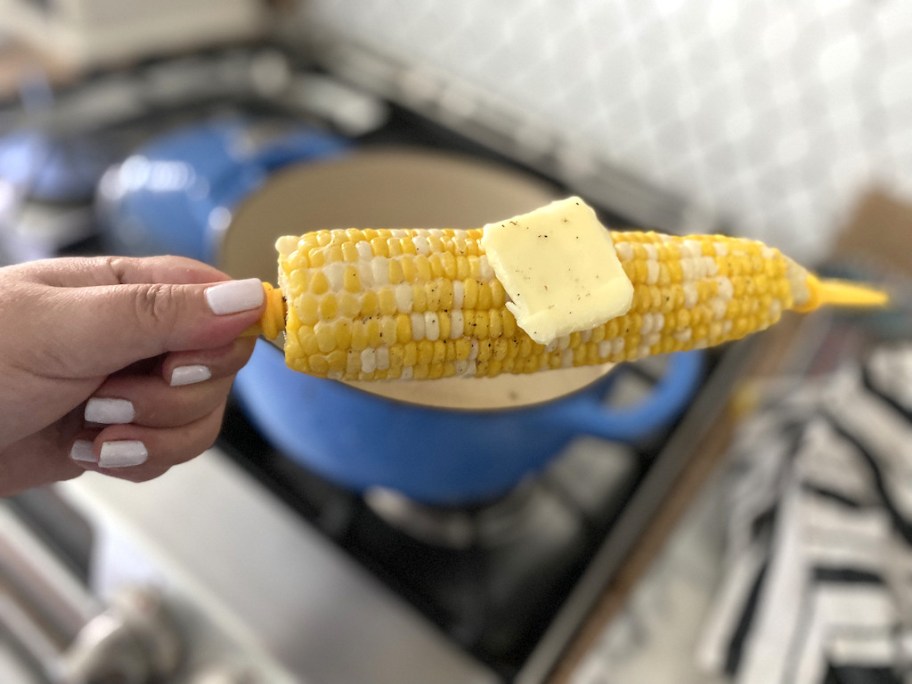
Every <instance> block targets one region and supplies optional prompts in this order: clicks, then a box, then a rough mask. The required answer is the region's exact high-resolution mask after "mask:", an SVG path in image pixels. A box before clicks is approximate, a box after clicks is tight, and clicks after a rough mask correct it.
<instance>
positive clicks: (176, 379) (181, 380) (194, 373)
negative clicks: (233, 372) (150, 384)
mask: <svg viewBox="0 0 912 684" xmlns="http://www.w3.org/2000/svg"><path fill="white" fill-rule="evenodd" d="M211 377H212V371H211V370H209V369H208V368H207V367H206V366H202V365H194V366H178V367H177V368H175V369H174V370H173V371H171V387H180V386H181V385H192V384H193V383H195V382H205V381H206V380H208V379H209V378H211Z"/></svg>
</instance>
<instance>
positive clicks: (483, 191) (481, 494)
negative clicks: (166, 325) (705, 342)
mask: <svg viewBox="0 0 912 684" xmlns="http://www.w3.org/2000/svg"><path fill="white" fill-rule="evenodd" d="M554 196H555V193H554V191H553V189H551V188H550V187H549V186H546V185H543V184H541V183H539V182H537V181H532V180H530V179H529V178H528V177H527V176H526V175H521V174H518V173H516V172H514V171H508V170H505V169H504V168H502V167H500V166H492V165H491V164H489V163H483V162H480V161H477V160H474V159H465V158H462V157H454V156H452V155H443V154H440V153H433V152H428V151H420V150H408V149H375V150H369V151H360V152H357V153H352V154H350V155H348V156H346V157H345V158H343V159H338V160H324V161H321V162H319V163H314V164H308V165H306V166H298V167H291V168H287V169H285V170H283V171H281V172H279V173H276V174H275V175H274V176H273V177H272V178H270V179H269V181H268V182H266V183H265V184H264V185H263V186H262V187H261V188H260V189H259V190H258V191H256V192H254V193H252V195H251V196H250V197H249V198H247V199H246V200H245V201H243V202H241V203H240V204H239V205H238V207H237V209H236V211H235V214H234V216H233V219H232V223H231V225H230V226H229V228H228V230H227V231H226V232H225V235H224V240H223V243H222V247H221V252H220V255H219V259H218V264H219V266H220V267H221V268H222V269H223V270H224V271H226V272H227V273H229V274H231V275H232V276H234V277H237V278H246V277H257V278H260V279H263V280H268V281H274V280H275V277H276V256H275V250H274V247H273V244H274V242H275V239H276V238H277V237H279V236H280V235H285V234H300V233H303V232H306V231H307V230H312V229H316V228H344V227H351V226H360V227H371V226H373V227H379V226H386V227H396V226H398V227H410V226H425V227H432V226H437V227H442V226H447V227H470V226H477V225H482V224H483V223H486V222H488V221H490V220H492V219H496V218H497V217H506V216H511V215H514V214H517V213H520V212H524V211H529V210H531V209H533V208H535V207H537V206H540V205H542V204H545V203H547V202H548V201H550V200H551V199H553V198H554ZM607 370H608V369H607V368H600V367H597V368H587V369H571V370H568V371H563V370H558V371H547V372H544V373H538V374H534V375H532V376H500V377H499V378H493V379H485V380H474V379H448V380H432V381H428V380H425V381H413V382H375V383H361V384H358V383H353V384H345V383H341V382H336V381H332V380H324V379H319V378H314V377H310V376H307V375H303V374H299V373H295V372H293V371H291V370H289V369H288V368H287V367H286V366H285V362H284V357H283V354H282V352H281V351H280V350H279V349H276V348H275V347H273V346H272V345H270V344H268V343H266V342H263V341H260V342H258V344H257V348H256V351H255V352H254V354H253V357H252V359H251V360H250V362H249V363H248V365H247V366H246V367H245V368H244V369H243V370H242V371H241V372H240V374H239V375H238V377H237V380H236V382H235V389H234V391H235V395H236V397H237V398H238V400H239V402H240V404H241V405H242V407H243V409H244V411H245V412H246V413H247V415H248V416H249V417H250V419H251V420H252V422H253V423H254V424H255V425H256V426H257V427H258V428H259V429H260V430H261V431H262V433H263V434H264V435H265V436H266V438H267V439H268V440H269V441H271V442H272V444H273V445H274V446H276V447H277V448H278V449H279V450H281V451H282V452H284V453H285V454H286V455H288V456H289V457H290V458H292V459H294V460H296V461H298V462H299V463H301V464H302V465H304V466H306V467H307V468H309V469H311V470H313V471H315V472H317V473H319V474H320V475H322V476H324V477H326V478H328V479H330V480H332V481H333V482H336V483H338V484H341V485H343V486H345V487H348V488H350V489H351V490H353V491H356V492H361V491H365V490H367V489H370V488H373V487H383V488H388V489H391V490H395V491H397V492H399V493H400V494H403V495H405V496H407V497H409V498H411V499H413V500H416V501H420V502H423V503H428V504H438V505H457V504H460V505H461V504H467V503H472V502H477V501H482V500H485V499H489V498H490V497H494V496H497V495H499V494H501V493H503V492H505V491H507V490H509V489H511V488H512V487H514V486H515V485H517V484H518V483H519V482H520V481H521V480H522V479H523V478H524V477H525V476H527V475H529V474H531V473H534V472H536V471H539V470H540V469H542V468H543V467H544V466H545V465H546V464H547V463H548V462H549V461H550V460H552V459H553V458H554V457H556V456H557V455H558V454H559V453H560V452H561V450H562V449H563V447H564V446H565V445H566V444H567V443H568V442H569V441H570V440H571V439H573V438H574V437H576V436H578V435H593V436H596V437H600V438H604V439H608V440H620V441H637V440H640V439H643V438H646V437H648V436H650V435H652V434H653V433H655V432H656V431H657V430H660V429H662V428H663V427H666V426H668V425H669V423H670V422H671V421H673V420H674V419H675V418H676V417H677V416H678V415H679V414H680V413H681V412H682V411H683V409H684V407H685V406H686V405H687V403H688V402H689V400H690V398H691V397H692V396H693V393H694V391H695V389H696V387H697V386H698V384H699V382H700V380H701V377H702V356H701V354H700V353H698V352H690V353H684V354H677V355H672V356H671V357H669V362H668V363H667V364H666V369H665V374H664V375H663V376H662V377H661V378H660V380H659V381H658V383H657V384H656V385H655V387H654V388H653V390H652V392H651V393H650V394H649V395H648V396H647V397H646V399H644V400H643V401H642V402H640V403H639V404H637V405H634V406H630V407H625V408H623V409H613V408H610V407H609V406H606V405H605V397H606V396H610V392H611V388H612V384H613V382H614V378H613V375H612V374H610V373H609V374H607V375H606V374H605V373H606V372H607ZM580 372H582V375H581V374H580Z"/></svg>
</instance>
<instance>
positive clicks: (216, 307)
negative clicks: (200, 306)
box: [206, 278, 266, 316]
mask: <svg viewBox="0 0 912 684" xmlns="http://www.w3.org/2000/svg"><path fill="white" fill-rule="evenodd" d="M265 297H266V294H265V293H264V292H263V283H262V282H260V280H259V279H257V278H248V279H247V280H231V281H228V282H227V283H221V284H219V285H214V286H212V287H210V288H209V289H207V290H206V301H207V302H209V308H210V309H212V313H214V314H218V315H220V316H222V315H225V314H233V313H238V312H240V311H249V310H250V309H257V308H259V307H260V306H262V304H263V299H264V298H265Z"/></svg>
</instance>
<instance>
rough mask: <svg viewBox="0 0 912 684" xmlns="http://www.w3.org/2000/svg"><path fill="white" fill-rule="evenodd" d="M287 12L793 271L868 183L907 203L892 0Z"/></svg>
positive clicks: (371, 0) (903, 110) (383, 3)
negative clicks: (490, 110) (734, 236)
mask: <svg viewBox="0 0 912 684" xmlns="http://www.w3.org/2000/svg"><path fill="white" fill-rule="evenodd" d="M303 6H304V10H303V11H304V16H305V18H306V20H307V22H309V23H310V25H312V26H316V27H318V28H319V30H320V31H323V32H332V33H335V34H337V35H339V36H341V39H343V40H352V41H356V42H359V43H362V44H365V45H368V46H370V47H371V48H372V49H375V50H380V51H386V52H389V53H391V54H396V55H399V56H400V57H402V56H404V57H406V58H407V59H408V60H409V61H410V62H411V63H414V64H422V65H427V66H429V67H431V68H433V69H439V70H442V71H444V72H446V73H447V74H449V75H451V76H452V77H453V78H454V79H457V80H459V81H462V82H465V83H467V84H470V85H471V86H473V87H477V88H480V89H481V90H483V91H484V92H486V93H490V94H492V95H495V96H496V97H497V98H498V99H500V100H501V101H502V102H507V103H509V104H510V105H511V107H512V108H513V109H515V110H516V111H518V112H524V113H527V114H528V115H529V117H530V119H531V120H534V121H536V122H538V124H539V125H541V126H544V127H545V128H548V129H550V132H551V133H552V134H555V135H558V136H560V137H562V138H568V139H571V140H574V141H575V142H576V147H577V148H578V149H581V150H585V151H586V154H587V155H590V156H595V157H597V158H599V159H600V160H603V161H607V162H610V163H611V164H613V165H615V166H617V167H619V168H622V169H624V170H626V171H629V172H632V173H634V174H637V175H640V176H642V177H644V178H646V179H648V180H650V181H652V182H654V183H656V184H657V185H658V186H660V187H662V188H664V189H667V190H670V191H673V192H675V193H678V194H680V195H682V196H684V197H687V198H689V199H691V200H692V201H695V202H697V203H699V204H700V205H702V208H704V209H706V210H708V211H709V212H710V213H711V214H714V215H716V216H718V217H723V218H725V219H726V220H728V221H729V223H730V225H731V226H732V228H733V229H734V230H735V231H736V232H741V233H743V234H747V235H751V236H754V237H758V238H761V239H764V240H767V241H768V242H771V243H773V244H776V245H779V246H781V247H783V248H784V249H786V250H788V251H789V252H791V253H792V254H794V255H795V256H796V257H799V258H802V259H807V260H813V259H814V258H816V257H818V256H819V255H821V254H822V253H823V252H824V251H825V249H826V246H827V244H828V241H829V240H830V239H831V238H832V237H833V235H834V234H835V231H837V230H838V229H839V227H840V222H841V221H842V220H844V218H845V216H846V214H847V212H848V211H849V209H850V207H851V206H852V203H853V202H854V201H855V200H856V198H857V196H858V194H859V193H861V192H863V191H864V190H865V189H867V187H868V185H869V184H871V183H874V182H880V183H882V184H884V185H886V186H887V187H889V188H892V189H893V190H894V191H896V192H899V193H901V194H903V195H904V196H906V197H907V198H909V199H910V200H912V4H910V3H908V2H906V1H905V0H878V1H874V0H801V1H799V2H794V1H793V0H764V1H762V2H760V1H758V2H750V3H735V2H731V1H730V0H576V1H570V0H505V1H503V2H497V3H494V2H488V1H485V0H461V2H434V1H433V0H411V1H406V0H345V1H343V0H309V2H307V3H305V4H304V5H303ZM517 135H519V134H517ZM570 155H572V152H568V154H567V155H565V157H567V159H568V161H570V163H571V164H572V160H570V159H569V157H570ZM585 161H586V160H585V159H584V158H581V164H584V163H585Z"/></svg>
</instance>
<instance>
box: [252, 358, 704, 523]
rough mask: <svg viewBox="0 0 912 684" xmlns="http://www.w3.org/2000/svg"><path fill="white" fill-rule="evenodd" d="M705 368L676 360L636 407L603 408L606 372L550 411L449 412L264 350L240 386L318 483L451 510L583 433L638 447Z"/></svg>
mask: <svg viewBox="0 0 912 684" xmlns="http://www.w3.org/2000/svg"><path fill="white" fill-rule="evenodd" d="M702 366H703V356H702V353H701V352H687V353H681V354H675V355H673V356H672V357H671V358H670V360H669V364H668V366H667V370H666V372H665V374H664V376H663V377H662V378H661V380H660V381H659V383H658V384H657V385H656V386H655V387H654V391H653V392H652V394H650V395H649V396H648V398H647V399H645V400H644V401H643V402H641V403H640V404H638V405H635V406H631V407H629V408H623V409H615V408H611V409H609V408H608V407H606V406H605V405H604V403H603V402H604V397H605V395H606V394H607V393H609V392H610V389H611V385H612V383H613V381H614V376H613V375H612V374H609V375H607V376H606V377H605V378H603V379H602V380H601V381H599V382H596V383H594V384H593V385H591V386H589V387H588V388H586V389H584V390H582V391H579V392H576V393H574V394H571V395H569V396H565V397H563V398H560V399H557V400H554V401H551V402H548V403H544V404H539V405H533V406H528V407H523V408H510V409H502V410H495V411H490V410H485V411H465V410H444V409H436V408H426V407H421V406H415V405H410V404H405V403H402V402H397V401H392V400H388V399H383V398H379V397H377V396H374V395H372V394H368V393H365V392H362V391H360V390H358V389H355V388H353V387H350V386H348V385H345V384H342V383H339V382H334V381H331V380H323V379H319V378H314V377H310V376H306V375H302V374H299V373H293V372H290V371H289V370H288V369H287V368H286V366H285V361H284V357H283V355H282V353H281V351H279V350H278V349H276V348H275V347H273V346H272V345H270V344H268V343H265V342H258V343H257V348H256V350H255V352H254V354H253V357H252V359H251V360H250V362H249V363H248V365H247V366H246V367H245V368H244V369H243V370H242V371H241V372H240V374H239V375H238V377H237V380H236V383H235V389H236V394H237V396H238V397H239V399H240V401H241V402H242V404H243V406H244V409H245V411H246V413H247V415H248V416H249V417H250V418H251V420H252V421H253V422H254V423H255V424H256V425H257V427H258V428H259V429H260V430H261V431H262V432H263V433H264V434H265V435H267V436H268V438H269V439H270V440H271V442H272V443H273V444H274V445H275V446H276V447H277V448H278V449H279V450H281V451H282V452H284V453H285V454H286V455H288V456H289V457H291V458H293V459H295V460H296V461H298V462H299V463H301V464H302V465H304V466H306V467H308V468H310V469H311V470H313V471H315V472H317V473H319V474H320V475H322V476H323V477H326V478H328V479H329V480H332V481H334V482H336V483H338V484H340V485H342V486H345V487H347V488H349V489H352V490H354V491H359V492H360V491H363V490H366V489H368V488H371V487H385V488H389V489H393V490H395V491H398V492H400V493H401V494H404V495H405V496H407V497H409V498H411V499H413V500H415V501H420V502H424V503H429V504H438V505H455V504H465V503H468V502H473V501H482V500H485V499H488V498H490V497H494V496H497V495H498V494H501V493H503V492H505V491H507V490H509V489H511V488H512V487H514V486H515V485H516V484H518V483H519V482H520V481H521V480H522V479H523V478H524V477H525V476H526V475H529V474H532V473H534V472H536V471H538V470H540V469H542V468H543V467H544V466H545V465H546V464H547V463H548V462H549V461H550V460H551V459H553V458H554V457H555V456H556V455H557V454H559V453H560V451H561V449H562V448H563V447H564V446H565V445H566V444H567V443H568V442H569V441H570V440H571V439H573V438H574V437H577V436H579V435H581V434H584V435H593V436H595V437H600V438H604V439H609V440H617V441H629V442H632V441H637V440H639V439H642V438H644V437H647V436H649V435H650V434H652V433H654V432H655V431H656V430H658V429H660V428H662V427H664V426H667V425H668V424H669V422H670V421H672V420H673V419H674V418H675V417H676V416H677V415H678V414H679V413H680V412H681V411H682V410H683V408H684V407H685V406H686V404H687V402H688V401H689V400H690V398H691V396H692V395H693V392H694V391H695V389H696V387H697V385H698V383H699V380H700V378H701V375H702Z"/></svg>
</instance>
